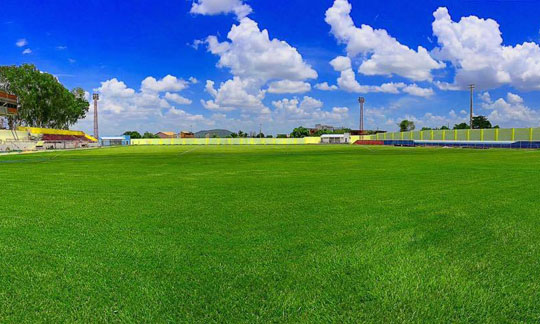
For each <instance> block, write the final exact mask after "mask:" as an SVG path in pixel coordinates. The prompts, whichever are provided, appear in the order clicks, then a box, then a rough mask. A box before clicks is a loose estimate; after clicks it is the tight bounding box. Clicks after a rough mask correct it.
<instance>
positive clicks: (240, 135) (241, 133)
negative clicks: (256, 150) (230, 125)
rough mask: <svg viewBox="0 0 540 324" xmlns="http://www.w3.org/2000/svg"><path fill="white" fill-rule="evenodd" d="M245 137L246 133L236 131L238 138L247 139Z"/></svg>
mask: <svg viewBox="0 0 540 324" xmlns="http://www.w3.org/2000/svg"><path fill="white" fill-rule="evenodd" d="M247 136H248V134H247V133H244V132H242V131H241V130H239V131H238V137H247Z"/></svg>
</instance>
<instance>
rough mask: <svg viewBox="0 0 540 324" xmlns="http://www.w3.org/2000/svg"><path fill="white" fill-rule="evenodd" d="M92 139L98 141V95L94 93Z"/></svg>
mask: <svg viewBox="0 0 540 324" xmlns="http://www.w3.org/2000/svg"><path fill="white" fill-rule="evenodd" d="M93 99H94V137H95V138H96V139H97V140H99V126H98V100H99V93H94V96H93Z"/></svg>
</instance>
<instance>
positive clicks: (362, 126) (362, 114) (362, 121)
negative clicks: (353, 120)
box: [358, 97, 366, 134]
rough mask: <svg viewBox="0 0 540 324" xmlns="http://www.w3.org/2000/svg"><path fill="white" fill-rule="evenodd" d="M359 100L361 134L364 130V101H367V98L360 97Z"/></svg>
mask: <svg viewBox="0 0 540 324" xmlns="http://www.w3.org/2000/svg"><path fill="white" fill-rule="evenodd" d="M358 102H359V103H360V134H361V133H362V132H363V131H364V102H366V98H364V97H360V98H358Z"/></svg>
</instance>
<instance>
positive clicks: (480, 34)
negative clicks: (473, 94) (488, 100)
mask: <svg viewBox="0 0 540 324" xmlns="http://www.w3.org/2000/svg"><path fill="white" fill-rule="evenodd" d="M433 16H434V17H435V21H434V22H433V34H434V35H435V36H437V39H438V44H439V47H437V48H435V49H434V50H433V51H432V55H433V56H434V57H436V58H438V59H441V60H445V61H449V62H451V63H452V65H453V67H454V68H455V70H456V74H455V78H454V82H453V84H451V85H450V86H451V87H450V90H453V89H465V88H466V86H467V85H469V84H471V83H474V84H476V85H477V86H478V87H479V88H484V89H489V88H496V87H499V86H501V85H512V86H514V87H515V88H517V89H521V90H538V89H540V46H538V44H536V43H534V42H525V43H523V44H518V45H515V46H504V45H502V43H503V39H502V36H501V31H500V29H499V24H498V23H497V22H496V21H495V20H493V19H482V18H478V17H476V16H469V17H463V18H461V19H460V21H459V22H454V21H452V18H451V17H450V14H449V13H448V10H447V9H446V8H438V9H437V10H436V11H435V12H434V13H433Z"/></svg>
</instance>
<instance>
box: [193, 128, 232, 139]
mask: <svg viewBox="0 0 540 324" xmlns="http://www.w3.org/2000/svg"><path fill="white" fill-rule="evenodd" d="M207 134H208V135H209V137H213V136H214V135H216V136H217V137H220V138H224V137H227V136H229V135H231V134H232V132H231V131H228V130H226V129H211V130H202V131H200V132H196V133H195V137H196V138H205V137H206V135H207Z"/></svg>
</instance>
